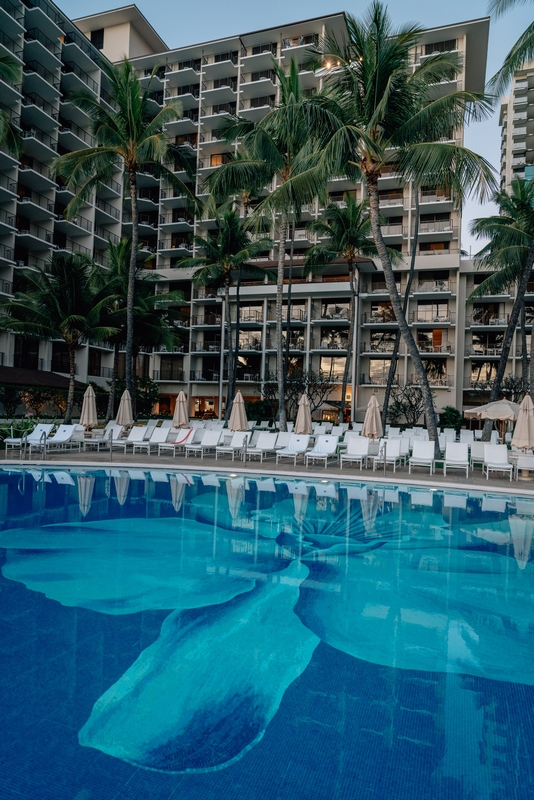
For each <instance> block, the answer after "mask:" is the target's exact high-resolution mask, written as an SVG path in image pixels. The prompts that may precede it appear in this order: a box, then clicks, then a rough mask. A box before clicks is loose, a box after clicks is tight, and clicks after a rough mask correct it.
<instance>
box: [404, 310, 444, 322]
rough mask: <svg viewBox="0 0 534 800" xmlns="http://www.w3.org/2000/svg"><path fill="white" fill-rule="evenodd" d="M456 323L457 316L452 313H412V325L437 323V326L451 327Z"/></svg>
mask: <svg viewBox="0 0 534 800" xmlns="http://www.w3.org/2000/svg"><path fill="white" fill-rule="evenodd" d="M454 321H455V314H454V313H452V312H450V311H445V312H438V311H435V312H434V311H412V313H411V314H410V323H411V324H417V323H435V324H436V325H451V324H453V323H454Z"/></svg>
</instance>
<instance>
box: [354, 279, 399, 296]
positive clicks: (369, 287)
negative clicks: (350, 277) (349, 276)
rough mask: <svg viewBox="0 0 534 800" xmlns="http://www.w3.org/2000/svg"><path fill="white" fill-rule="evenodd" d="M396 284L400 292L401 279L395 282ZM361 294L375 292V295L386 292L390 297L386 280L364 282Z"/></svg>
mask: <svg viewBox="0 0 534 800" xmlns="http://www.w3.org/2000/svg"><path fill="white" fill-rule="evenodd" d="M395 286H396V287H397V291H398V292H399V294H400V291H401V285H400V281H399V282H398V283H395ZM360 294H374V295H379V294H384V295H386V296H387V297H389V291H388V287H387V286H386V284H385V282H384V281H373V282H372V283H364V284H362V288H361V291H360Z"/></svg>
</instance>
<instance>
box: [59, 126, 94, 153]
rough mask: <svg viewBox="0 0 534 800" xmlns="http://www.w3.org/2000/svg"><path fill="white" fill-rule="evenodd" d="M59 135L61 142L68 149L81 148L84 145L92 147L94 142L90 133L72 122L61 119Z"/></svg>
mask: <svg viewBox="0 0 534 800" xmlns="http://www.w3.org/2000/svg"><path fill="white" fill-rule="evenodd" d="M59 135H60V137H61V143H62V144H63V145H64V146H65V147H67V148H68V149H70V150H82V149H83V148H84V147H93V146H94V144H95V140H94V138H93V137H92V136H91V134H90V133H88V132H87V131H84V129H83V128H80V126H79V125H76V123H74V122H68V121H66V120H62V121H61V126H60V128H59Z"/></svg>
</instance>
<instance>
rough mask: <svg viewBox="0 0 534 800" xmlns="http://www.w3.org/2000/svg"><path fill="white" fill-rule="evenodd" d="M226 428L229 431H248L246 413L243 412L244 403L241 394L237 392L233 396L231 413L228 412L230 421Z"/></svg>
mask: <svg viewBox="0 0 534 800" xmlns="http://www.w3.org/2000/svg"><path fill="white" fill-rule="evenodd" d="M228 429H229V430H231V431H234V432H235V431H248V422H247V415H246V413H245V403H244V401H243V395H242V394H241V392H238V393H237V394H236V396H235V397H234V402H233V405H232V413H231V414H230V422H229V423H228Z"/></svg>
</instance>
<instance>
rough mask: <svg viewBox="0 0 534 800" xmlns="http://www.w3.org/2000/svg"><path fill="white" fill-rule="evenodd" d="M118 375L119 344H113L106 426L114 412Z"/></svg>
mask: <svg viewBox="0 0 534 800" xmlns="http://www.w3.org/2000/svg"><path fill="white" fill-rule="evenodd" d="M118 374H119V343H118V342H115V346H114V347H113V367H112V368H111V381H110V384H109V397H108V410H107V411H106V419H105V422H106V425H107V424H108V422H109V421H110V419H113V412H114V410H115V389H116V388H117V376H118Z"/></svg>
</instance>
